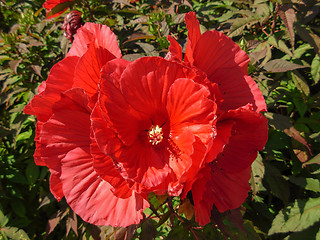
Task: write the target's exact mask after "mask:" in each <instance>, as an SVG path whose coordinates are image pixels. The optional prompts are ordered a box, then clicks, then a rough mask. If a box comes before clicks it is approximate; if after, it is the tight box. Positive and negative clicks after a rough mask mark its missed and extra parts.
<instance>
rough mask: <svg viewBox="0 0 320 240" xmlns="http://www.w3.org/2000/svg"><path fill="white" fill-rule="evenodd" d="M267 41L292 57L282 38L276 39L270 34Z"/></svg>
mask: <svg viewBox="0 0 320 240" xmlns="http://www.w3.org/2000/svg"><path fill="white" fill-rule="evenodd" d="M268 43H270V44H271V45H273V46H275V47H276V48H278V49H279V50H280V51H282V52H284V53H286V54H288V55H289V56H290V57H293V54H292V52H291V51H290V49H289V48H288V47H287V45H286V44H285V42H284V41H282V40H277V39H276V38H275V36H273V35H272V36H270V37H269V38H268Z"/></svg>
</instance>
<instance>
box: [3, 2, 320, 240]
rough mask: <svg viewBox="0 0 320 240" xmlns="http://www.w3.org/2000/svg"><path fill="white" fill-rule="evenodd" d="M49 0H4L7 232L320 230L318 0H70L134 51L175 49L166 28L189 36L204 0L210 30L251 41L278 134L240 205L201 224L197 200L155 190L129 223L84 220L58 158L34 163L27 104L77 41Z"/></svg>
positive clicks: (168, 235) (245, 43)
mask: <svg viewBox="0 0 320 240" xmlns="http://www.w3.org/2000/svg"><path fill="white" fill-rule="evenodd" d="M42 3H43V1H41V0H36V1H31V0H27V1H14V0H1V1H0V7H1V8H0V10H1V11H0V33H1V38H0V92H1V95H0V139H1V141H0V239H43V238H46V239H131V238H132V239H249V240H251V239H253V240H256V239H257V240H258V239H271V240H278V239H286V240H299V239H303V240H308V239H310V240H311V239H320V231H319V227H320V167H319V166H320V165H319V164H320V155H319V152H320V112H319V108H320V88H319V87H320V37H319V33H320V17H319V11H320V3H319V1H316V0H271V1H266V0H252V1H244V0H233V1H221V0H219V1H205V0H176V1H165V0H162V1H160V0H158V1H152V0H137V1H131V2H130V1H129V0H128V1H126V0H109V1H107V0H88V1H87V0H82V1H80V0H78V1H73V2H72V4H70V6H71V8H72V9H77V10H80V11H81V12H82V13H83V15H82V17H83V20H84V22H87V21H95V22H96V23H103V24H106V25H108V26H109V27H110V28H112V30H113V31H114V32H115V33H116V35H117V36H118V40H119V44H120V48H121V50H122V53H123V55H125V56H124V57H125V58H126V59H128V60H133V59H136V58H138V57H141V56H142V55H148V56H158V55H159V56H165V54H166V51H167V50H166V49H167V48H168V46H169V43H168V41H167V40H166V37H167V35H168V34H170V35H172V36H173V37H175V38H177V39H178V41H179V42H180V44H181V45H182V46H185V43H186V26H185V23H184V13H186V12H188V11H195V12H196V14H197V17H198V19H199V21H200V24H201V29H202V31H205V30H211V29H216V30H219V31H223V32H224V33H225V34H227V35H228V36H229V37H231V38H232V39H233V40H234V41H235V42H236V43H237V44H239V46H240V47H241V48H242V49H243V50H245V51H246V52H247V53H248V55H249V57H250V60H251V61H250V64H249V74H250V75H251V76H252V77H253V78H254V79H255V80H256V82H257V83H258V85H259V87H260V89H261V90H262V92H263V94H264V96H265V99H266V101H267V106H268V112H267V113H266V114H265V115H266V117H267V118H268V119H269V140H268V143H267V145H266V147H265V149H264V151H262V152H261V153H260V154H259V156H258V158H257V159H256V161H255V162H254V163H253V165H252V166H253V168H252V178H251V180H250V184H251V187H252V191H251V192H250V193H249V196H248V198H247V201H246V202H245V203H244V204H243V206H242V207H241V208H239V209H235V210H232V211H228V212H226V213H223V214H220V213H218V212H217V211H216V210H213V212H212V223H211V224H208V225H207V226H205V227H199V226H198V225H197V224H196V223H195V221H194V218H192V204H191V203H190V202H189V201H185V202H183V203H179V199H178V198H173V199H172V198H166V197H159V196H150V202H151V203H152V205H153V208H152V209H151V210H148V211H145V219H144V220H143V221H142V222H141V224H139V225H137V226H130V227H128V228H112V227H97V226H93V225H90V224H87V223H85V222H83V221H82V220H81V219H80V218H79V217H77V216H76V215H75V213H74V212H73V211H72V210H71V209H70V208H69V207H68V206H67V204H66V203H65V201H63V200H62V201H61V202H57V201H56V200H54V198H53V196H52V195H51V194H50V191H49V187H48V179H49V173H48V169H47V168H45V167H38V166H36V165H35V164H34V161H33V157H32V155H33V152H34V141H33V140H34V131H35V122H36V119H35V118H34V117H33V116H27V115H25V114H23V112H22V110H23V108H24V106H25V105H26V104H27V103H28V102H29V101H30V100H31V99H32V97H33V96H34V94H35V93H36V90H35V89H36V88H37V86H39V84H40V82H41V81H43V80H45V79H46V77H47V76H48V73H49V70H50V68H51V67H52V66H53V65H54V64H55V63H56V62H58V61H60V60H61V59H63V57H64V56H65V54H66V52H67V50H68V48H69V47H70V43H69V42H68V40H67V39H66V38H65V37H64V36H63V32H62V30H61V25H62V22H63V17H64V16H65V14H63V15H62V16H60V17H58V18H54V19H51V20H46V18H45V10H44V9H43V8H42ZM61 7H63V6H61V5H60V6H58V7H57V8H55V9H53V11H56V12H58V11H59V10H60V9H61ZM253 131H254V129H253Z"/></svg>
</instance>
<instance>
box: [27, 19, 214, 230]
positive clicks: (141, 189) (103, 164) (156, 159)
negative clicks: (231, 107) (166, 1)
mask: <svg viewBox="0 0 320 240" xmlns="http://www.w3.org/2000/svg"><path fill="white" fill-rule="evenodd" d="M203 77H204V76H203V75H201V74H200V75H199V74H198V73H197V71H194V70H193V69H192V68H189V67H187V66H185V65H183V64H180V63H175V62H174V63H173V62H171V61H168V60H165V59H163V58H159V57H144V58H141V59H138V60H135V61H134V62H129V61H126V60H124V59H121V53H120V50H119V47H118V45H117V42H116V38H115V36H114V34H113V33H112V32H111V31H110V29H109V28H108V27H106V26H101V25H96V24H90V23H86V24H85V25H84V26H83V27H81V28H80V29H79V30H78V31H77V34H76V36H75V39H74V42H73V45H72V48H71V49H70V51H69V53H68V54H67V56H66V58H65V59H64V60H62V61H60V62H59V63H57V64H56V65H55V66H54V67H53V68H52V69H51V71H50V74H49V77H48V79H47V80H46V81H45V82H43V83H42V84H41V85H40V87H39V94H38V95H36V96H35V97H34V98H33V100H32V101H31V102H30V103H29V104H28V105H27V106H26V108H25V110H24V111H25V113H27V114H33V115H36V116H37V131H36V138H35V140H36V152H35V155H34V157H35V161H36V163H37V164H38V165H43V166H47V167H48V168H49V169H50V172H51V177H50V189H51V191H52V193H53V194H54V196H55V197H56V198H57V199H58V200H60V199H61V198H62V197H65V199H66V201H67V202H68V204H69V205H70V206H71V208H72V209H73V210H74V211H75V212H76V213H77V214H78V215H79V216H80V217H82V218H83V219H84V220H85V221H88V222H90V223H93V224H96V225H113V226H128V225H131V224H137V223H139V222H140V220H141V219H142V217H143V215H142V211H143V210H144V209H145V208H146V207H148V206H149V203H148V201H147V196H148V194H149V193H150V192H155V193H157V194H166V193H168V194H169V195H171V196H179V195H180V194H181V192H182V190H183V189H186V188H188V187H189V189H191V185H192V182H193V181H194V179H195V178H196V176H197V174H198V172H199V170H200V167H201V166H203V165H204V161H205V157H206V155H207V153H208V151H209V149H210V147H211V145H212V141H213V138H214V135H215V131H214V128H213V126H214V125H215V118H216V109H217V108H216V103H215V98H214V96H213V95H212V94H211V92H210V91H209V88H208V86H206V85H204V84H200V83H199V82H208V80H206V79H203Z"/></svg>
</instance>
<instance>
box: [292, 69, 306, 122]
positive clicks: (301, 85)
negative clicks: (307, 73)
mask: <svg viewBox="0 0 320 240" xmlns="http://www.w3.org/2000/svg"><path fill="white" fill-rule="evenodd" d="M291 76H292V79H293V81H294V85H295V86H296V87H297V88H298V89H299V90H300V91H301V92H303V93H304V94H305V95H306V96H308V95H309V94H310V89H309V85H308V83H307V81H306V80H305V79H304V77H303V76H302V75H301V74H300V73H298V71H293V72H292V73H291ZM304 106H306V105H305V104H304ZM302 116H303V115H302Z"/></svg>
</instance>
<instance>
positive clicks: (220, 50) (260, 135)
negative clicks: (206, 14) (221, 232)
mask: <svg viewBox="0 0 320 240" xmlns="http://www.w3.org/2000/svg"><path fill="white" fill-rule="evenodd" d="M185 20H186V24H187V29H188V42H187V47H186V52H185V56H184V64H185V65H187V66H190V67H192V68H194V69H196V70H198V71H199V72H203V74H205V75H206V76H207V78H208V79H209V82H210V84H214V85H215V86H218V89H219V91H220V94H219V93H218V92H219V91H218V90H217V89H216V88H209V89H210V90H211V94H212V95H215V96H216V98H217V104H218V108H217V120H216V125H215V127H216V137H215V138H214V140H213V144H212V148H211V150H210V151H209V153H208V155H207V157H206V161H205V164H204V166H203V168H202V169H201V171H200V172H199V175H198V178H197V180H196V181H195V182H194V183H193V185H192V190H191V192H192V196H193V201H194V205H195V215H196V221H198V222H199V223H200V224H201V225H204V224H206V223H208V222H210V215H211V209H212V206H213V204H214V205H215V206H216V207H217V209H218V210H219V211H221V212H224V211H226V210H228V209H233V208H237V207H239V206H240V205H241V204H242V203H243V202H244V201H245V199H246V197H247V194H248V191H249V190H250V186H249V183H248V181H249V179H250V173H251V164H252V162H253V161H254V160H255V158H256V156H257V151H259V150H262V149H263V147H264V145H265V143H266V141H267V129H268V127H267V120H266V118H265V117H264V116H263V115H262V114H261V113H260V111H265V110H266V104H265V101H264V98H263V95H262V93H261V91H260V90H259V88H258V86H257V84H256V83H255V82H254V80H253V79H252V78H251V77H249V76H248V74H247V67H248V63H249V58H248V56H247V54H246V53H245V52H244V51H242V50H241V49H240V48H239V47H238V46H237V44H235V43H234V42H233V41H232V40H231V39H230V38H228V37H227V36H225V35H224V34H223V33H220V32H218V31H207V32H205V33H203V34H201V33H200V28H199V22H198V21H197V19H196V17H195V13H193V12H190V13H187V14H186V16H185ZM168 40H169V41H170V42H171V45H170V48H169V53H168V55H167V56H166V58H167V59H169V60H171V61H175V62H181V61H182V51H181V47H180V46H179V44H178V43H177V42H176V41H175V40H174V39H173V38H172V37H171V36H169V37H168ZM188 191H189V188H187V189H185V190H184V192H183V193H182V198H183V197H185V196H186V195H187V192H188Z"/></svg>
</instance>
